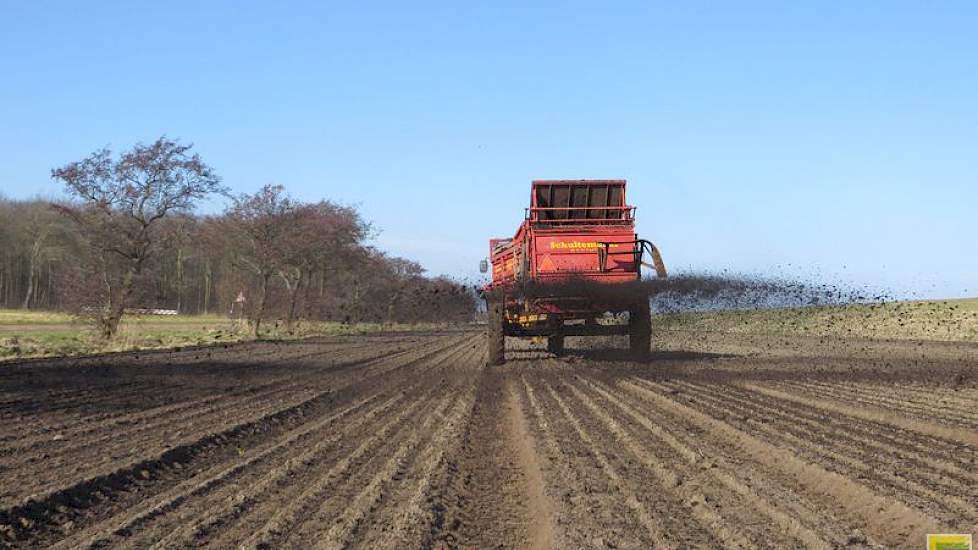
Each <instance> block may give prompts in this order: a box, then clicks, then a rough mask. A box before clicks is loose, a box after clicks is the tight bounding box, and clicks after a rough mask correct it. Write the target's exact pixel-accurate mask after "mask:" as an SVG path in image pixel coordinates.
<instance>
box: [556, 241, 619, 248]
mask: <svg viewBox="0 0 978 550" xmlns="http://www.w3.org/2000/svg"><path fill="white" fill-rule="evenodd" d="M603 246H604V245H603V244H602V243H599V242H593V241H591V242H585V241H550V248H565V249H571V250H573V249H590V248H602V247H603ZM619 247H621V245H620V244H618V243H608V248H619Z"/></svg>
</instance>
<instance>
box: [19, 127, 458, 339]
mask: <svg viewBox="0 0 978 550" xmlns="http://www.w3.org/2000/svg"><path fill="white" fill-rule="evenodd" d="M51 176H52V177H53V178H54V179H56V180H58V181H60V182H62V183H63V184H64V186H65V191H66V198H65V199H63V200H57V201H48V200H41V199H34V200H10V199H5V198H3V197H0V305H2V306H3V307H5V308H24V309H51V310H64V311H69V312H73V313H75V314H77V315H82V316H84V317H87V318H89V319H91V320H92V322H93V323H94V324H95V325H96V327H97V328H98V331H99V333H100V334H101V335H102V336H104V337H106V338H111V337H112V336H113V335H114V334H115V332H116V331H117V330H118V326H119V322H120V320H121V319H122V317H123V316H124V315H125V312H126V310H127V309H128V310H131V309H133V308H165V309H174V310H177V311H178V312H179V313H185V314H206V313H219V314H227V315H229V316H233V317H241V318H244V319H248V320H249V322H250V326H251V328H252V330H253V331H254V333H255V334H256V335H257V334H260V333H261V330H262V326H263V323H267V322H268V320H269V319H274V320H275V321H276V322H278V321H281V322H282V323H284V325H285V328H286V329H287V330H293V329H294V328H295V326H296V323H297V322H299V321H300V320H303V319H314V320H333V321H341V322H345V323H359V322H381V323H395V322H458V321H467V320H469V319H470V318H471V316H472V314H473V312H474V311H475V303H476V302H475V301H476V295H475V293H474V292H473V289H471V288H466V287H465V286H464V285H461V284H459V283H457V282H455V281H452V280H450V279H448V278H444V277H428V276H425V275H424V270H423V268H422V267H421V266H420V265H419V264H417V263H416V262H413V261H410V260H407V259H403V258H398V257H394V256H390V255H388V254H385V253H384V252H382V251H380V250H377V249H376V248H374V247H372V246H370V245H369V241H370V239H371V236H372V235H373V230H372V227H371V224H370V223H369V222H368V221H366V220H365V219H364V218H363V216H362V215H361V214H360V212H359V211H358V210H357V209H356V208H354V207H352V206H346V205H341V204H337V203H334V202H331V201H328V200H321V201H319V202H303V201H298V200H295V199H293V198H292V197H290V196H289V194H288V193H287V192H286V190H285V188H284V187H282V186H279V185H266V186H264V187H263V188H262V189H260V190H258V191H257V192H255V193H246V194H238V195H232V194H230V193H229V192H228V190H227V188H226V187H224V186H223V185H222V183H221V179H220V177H219V176H218V175H217V174H216V173H215V172H214V170H213V169H212V168H211V167H210V166H208V165H207V164H206V163H204V162H203V160H202V159H201V158H200V156H199V155H198V154H196V153H194V152H193V151H192V146H190V145H184V144H181V143H180V142H179V141H176V140H171V139H168V138H166V137H162V138H160V139H158V140H157V141H156V142H154V143H152V144H149V145H142V144H139V145H136V146H135V147H133V148H132V149H131V150H128V151H125V152H123V153H121V154H119V155H114V154H113V153H112V152H111V151H109V150H107V149H102V150H99V151H96V152H94V153H92V154H91V155H90V156H88V157H86V158H85V159H82V160H79V161H76V162H71V163H69V164H66V165H64V166H61V167H58V168H55V169H53V170H52V172H51ZM215 196H218V197H226V198H227V199H228V205H227V207H226V208H225V209H224V211H223V213H221V214H216V215H201V214H197V213H195V211H194V208H195V206H196V205H197V204H198V203H200V202H201V201H203V200H206V199H208V198H211V197H215Z"/></svg>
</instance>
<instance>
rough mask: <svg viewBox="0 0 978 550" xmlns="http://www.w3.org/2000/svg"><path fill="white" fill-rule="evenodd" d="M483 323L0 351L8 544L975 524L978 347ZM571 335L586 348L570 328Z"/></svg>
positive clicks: (663, 536) (765, 533)
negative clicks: (600, 335)
mask: <svg viewBox="0 0 978 550" xmlns="http://www.w3.org/2000/svg"><path fill="white" fill-rule="evenodd" d="M657 342H658V344H657V345H658V349H659V350H660V351H657V352H656V353H655V354H654V356H653V357H652V358H651V359H650V360H649V361H647V362H643V363H634V362H629V361H627V360H626V359H625V357H624V356H623V353H622V352H621V351H618V349H620V348H621V347H622V345H621V344H622V343H620V342H613V341H599V342H596V343H592V344H588V345H590V346H591V347H589V348H584V347H583V341H582V342H574V341H570V342H569V348H570V349H569V355H568V356H566V357H560V358H557V357H553V356H551V355H548V354H547V353H546V352H544V351H542V350H541V348H543V347H544V346H542V345H534V344H532V343H529V342H520V341H516V340H513V341H510V342H509V345H511V346H512V347H513V348H514V349H513V350H512V351H511V352H510V353H509V355H508V359H509V362H508V363H507V364H506V365H505V366H502V367H486V366H485V358H486V351H485V338H484V335H483V334H482V333H481V332H474V331H472V332H465V331H458V332H445V333H411V334H376V335H369V336H337V337H330V338H322V339H315V340H304V341H300V342H288V343H248V344H239V345H230V346H227V347H224V348H207V349H186V350H182V351H170V352H153V353H141V354H137V353H127V354H119V355H113V356H103V357H91V358H78V359H61V360H46V361H34V362H30V363H21V364H8V365H4V366H2V367H0V546H12V547H23V548H28V547H30V548H34V547H43V546H52V547H55V548H94V547H99V548H101V547H113V548H115V547H118V548H186V547H211V548H238V547H245V548H347V547H355V548H458V547H461V548H490V547H491V548H550V547H553V548H591V547H596V548H651V547H655V548H676V549H679V548H688V547H695V548H713V547H716V548H721V547H729V548H765V547H766V548H797V547H804V548H894V547H905V548H922V547H924V537H925V535H926V533H941V532H962V533H974V532H975V531H976V527H978V463H976V459H978V384H976V379H978V377H976V374H978V347H976V346H975V345H968V344H952V343H926V342H880V341H864V340H846V339H838V338H836V339H828V338H821V339H819V338H802V337H798V338H784V337H777V338H775V337H761V336H744V335H738V336H734V335H724V334H716V333H689V332H678V331H677V332H668V333H664V334H661V335H658V337H657ZM575 345H577V346H579V347H577V348H575Z"/></svg>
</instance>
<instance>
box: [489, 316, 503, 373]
mask: <svg viewBox="0 0 978 550" xmlns="http://www.w3.org/2000/svg"><path fill="white" fill-rule="evenodd" d="M487 306H488V309H489V330H488V331H487V332H488V335H489V342H488V344H489V364H490V365H502V364H503V363H505V362H506V333H505V332H504V331H503V303H502V301H501V300H491V301H489V303H488V304H487Z"/></svg>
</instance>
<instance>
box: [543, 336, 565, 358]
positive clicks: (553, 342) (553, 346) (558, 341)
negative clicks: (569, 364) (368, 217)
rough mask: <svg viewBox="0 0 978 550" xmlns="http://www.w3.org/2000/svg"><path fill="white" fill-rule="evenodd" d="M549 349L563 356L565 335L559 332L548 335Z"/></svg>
mask: <svg viewBox="0 0 978 550" xmlns="http://www.w3.org/2000/svg"><path fill="white" fill-rule="evenodd" d="M547 351H549V352H550V353H552V354H554V355H556V356H558V357H559V356H561V355H563V354H564V335H563V334H557V335H554V336H548V337H547Z"/></svg>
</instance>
